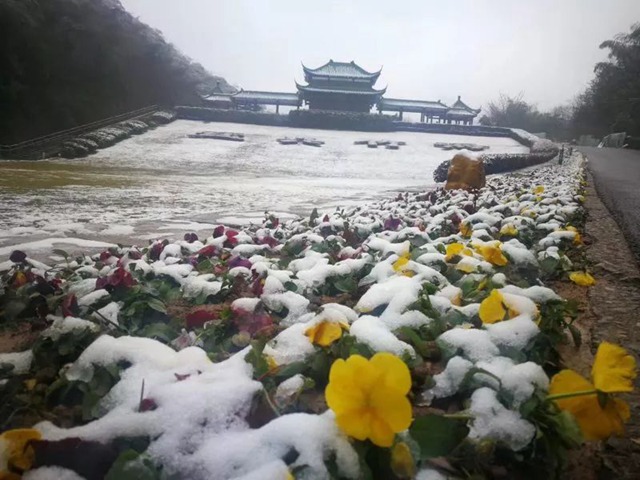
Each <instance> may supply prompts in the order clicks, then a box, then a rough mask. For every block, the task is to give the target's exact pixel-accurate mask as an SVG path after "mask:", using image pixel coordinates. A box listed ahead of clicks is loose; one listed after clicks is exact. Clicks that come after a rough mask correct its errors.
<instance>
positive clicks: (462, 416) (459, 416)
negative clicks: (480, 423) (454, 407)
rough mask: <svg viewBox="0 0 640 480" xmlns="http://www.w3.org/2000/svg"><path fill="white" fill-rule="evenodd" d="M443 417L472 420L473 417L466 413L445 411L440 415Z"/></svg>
mask: <svg viewBox="0 0 640 480" xmlns="http://www.w3.org/2000/svg"><path fill="white" fill-rule="evenodd" d="M442 416H443V417H444V418H451V419H454V420H473V419H474V418H475V417H474V416H473V415H471V414H468V413H445V414H444V415H442Z"/></svg>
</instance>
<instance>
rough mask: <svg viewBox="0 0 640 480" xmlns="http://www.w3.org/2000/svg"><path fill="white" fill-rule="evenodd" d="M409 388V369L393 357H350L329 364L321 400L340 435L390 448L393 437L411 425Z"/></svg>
mask: <svg viewBox="0 0 640 480" xmlns="http://www.w3.org/2000/svg"><path fill="white" fill-rule="evenodd" d="M410 388H411V374H410V373H409V368H408V367H407V365H406V364H405V363H404V362H403V361H402V360H400V359H399V358H398V357H396V356H395V355H392V354H390V353H376V354H375V355H374V356H373V357H372V358H371V359H370V360H367V359H366V358H364V357H362V356H360V355H351V356H350V357H349V358H348V359H347V360H342V359H338V360H336V361H335V362H333V365H331V370H330V372H329V384H328V385H327V388H326V390H325V397H326V399H327V405H328V406H329V408H330V409H331V410H333V411H334V412H335V414H336V423H337V424H338V426H339V427H340V429H341V430H342V431H343V432H344V433H346V434H347V435H349V436H351V437H353V438H356V439H357V440H366V439H367V438H368V439H371V441H372V442H373V443H375V444H376V445H378V446H380V447H390V446H391V445H392V444H393V439H394V437H395V434H396V433H398V432H402V431H403V430H406V429H407V428H409V425H410V424H411V403H410V402H409V400H408V399H407V393H409V389H410Z"/></svg>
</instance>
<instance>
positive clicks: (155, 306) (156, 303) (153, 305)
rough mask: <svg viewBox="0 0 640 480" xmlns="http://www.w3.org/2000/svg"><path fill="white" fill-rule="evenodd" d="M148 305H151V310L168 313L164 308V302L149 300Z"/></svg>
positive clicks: (154, 299) (155, 299)
mask: <svg viewBox="0 0 640 480" xmlns="http://www.w3.org/2000/svg"><path fill="white" fill-rule="evenodd" d="M147 305H149V308H152V309H154V310H156V311H157V312H160V313H167V309H166V307H165V306H164V303H162V300H160V299H158V298H150V299H149V300H147Z"/></svg>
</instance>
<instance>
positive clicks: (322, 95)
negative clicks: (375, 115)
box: [203, 60, 480, 125]
mask: <svg viewBox="0 0 640 480" xmlns="http://www.w3.org/2000/svg"><path fill="white" fill-rule="evenodd" d="M302 69H303V71H304V79H305V81H306V83H307V84H306V85H301V84H299V83H298V82H296V87H297V88H298V91H297V92H296V93H293V92H291V93H287V92H265V91H260V90H244V89H240V90H239V91H237V92H235V93H224V92H223V91H222V90H221V88H220V85H219V84H218V85H217V86H216V89H215V90H214V91H213V92H211V95H208V96H206V97H204V98H203V103H204V104H205V105H207V106H209V107H211V108H225V109H238V110H256V111H258V110H260V109H261V108H262V106H264V105H272V106H274V107H275V110H276V113H279V112H280V107H295V108H297V109H300V107H302V106H305V105H306V106H308V108H309V109H310V110H329V111H338V112H358V113H370V112H371V109H372V108H373V107H374V106H376V108H377V110H378V112H379V113H383V112H392V113H393V114H395V115H396V117H397V119H398V120H399V121H402V120H403V115H404V114H405V113H419V114H420V122H427V123H448V124H457V125H472V124H473V120H474V118H475V117H476V116H477V115H478V114H479V113H480V109H473V108H471V107H469V106H468V105H467V104H466V103H464V102H463V101H462V100H461V99H460V97H459V96H458V100H457V101H456V102H455V103H454V104H453V106H451V107H449V106H448V105H446V104H445V103H443V102H441V101H440V100H438V101H432V100H415V99H401V98H384V97H383V95H384V94H385V93H386V90H387V89H386V87H385V88H383V89H380V90H378V89H376V88H374V86H375V84H376V82H377V81H378V77H380V72H381V71H382V70H378V71H377V72H368V71H367V70H365V69H364V68H362V67H361V66H360V65H358V64H356V63H355V62H354V61H351V62H334V61H333V60H329V61H328V62H327V63H325V64H324V65H322V66H321V67H318V68H309V67H306V66H305V65H304V64H303V65H302Z"/></svg>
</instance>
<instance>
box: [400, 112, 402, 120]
mask: <svg viewBox="0 0 640 480" xmlns="http://www.w3.org/2000/svg"><path fill="white" fill-rule="evenodd" d="M400 120H402V110H400Z"/></svg>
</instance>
